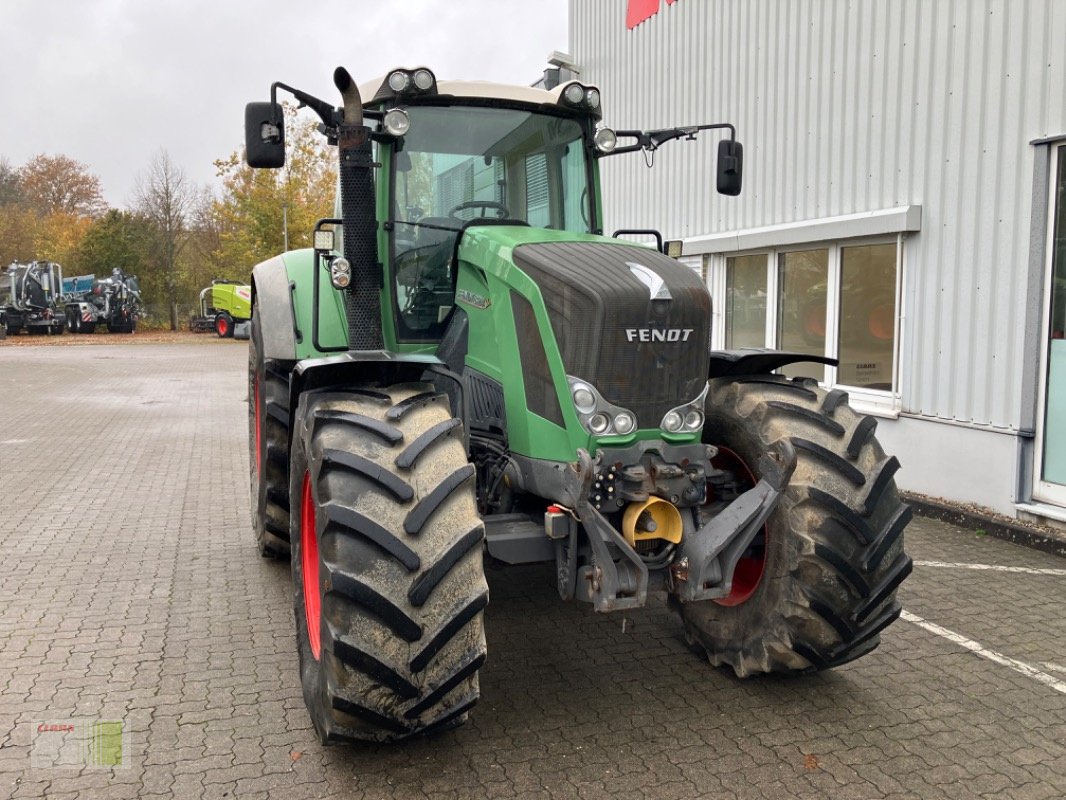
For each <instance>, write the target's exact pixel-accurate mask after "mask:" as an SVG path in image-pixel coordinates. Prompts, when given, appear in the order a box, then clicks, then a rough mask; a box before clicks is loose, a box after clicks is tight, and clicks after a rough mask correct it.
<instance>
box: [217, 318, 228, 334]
mask: <svg viewBox="0 0 1066 800" xmlns="http://www.w3.org/2000/svg"><path fill="white" fill-rule="evenodd" d="M228 330H229V325H228V324H227V322H226V320H224V319H220V320H219V321H218V335H219V336H225V335H226V331H228Z"/></svg>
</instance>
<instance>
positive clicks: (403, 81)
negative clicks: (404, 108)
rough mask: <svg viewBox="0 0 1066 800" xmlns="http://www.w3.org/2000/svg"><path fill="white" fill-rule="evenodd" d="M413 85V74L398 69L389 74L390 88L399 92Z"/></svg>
mask: <svg viewBox="0 0 1066 800" xmlns="http://www.w3.org/2000/svg"><path fill="white" fill-rule="evenodd" d="M410 85H411V76H410V75H408V74H407V73H406V72H403V71H402V70H396V71H395V72H393V73H392V74H390V75H389V88H390V89H392V90H393V91H394V92H396V93H397V94H399V93H400V92H404V91H406V90H407V87H408V86H410Z"/></svg>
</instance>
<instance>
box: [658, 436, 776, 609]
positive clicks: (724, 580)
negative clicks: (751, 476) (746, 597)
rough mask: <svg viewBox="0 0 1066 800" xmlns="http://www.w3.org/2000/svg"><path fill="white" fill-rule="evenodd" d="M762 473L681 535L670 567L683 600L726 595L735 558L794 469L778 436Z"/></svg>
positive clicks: (766, 515)
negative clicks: (750, 485) (718, 510)
mask: <svg viewBox="0 0 1066 800" xmlns="http://www.w3.org/2000/svg"><path fill="white" fill-rule="evenodd" d="M758 467H759V473H760V474H761V475H762V478H761V479H760V480H759V482H758V483H757V484H756V485H755V487H754V488H752V489H749V490H748V491H746V492H744V494H742V495H741V496H740V497H738V498H737V499H736V500H734V501H733V502H732V503H730V504H729V505H728V506H726V508H725V509H724V510H723V511H722V512H721V513H720V514H718V515H716V516H715V517H713V518H712V519H711V520H710V521H708V522H707V524H705V525H704V526H703V527H701V528H700V529H699V530H697V531H696V532H695V533H693V534H690V535H688V536H686V537H685V539H684V541H683V542H682V544H681V549H680V551H679V552H678V554H677V558H676V559H675V561H674V564H673V566H672V567H671V578H672V586H673V590H674V594H675V596H676V597H677V599H678V600H680V601H681V602H682V603H694V602H698V601H700V600H712V599H715V598H718V597H725V596H726V595H728V594H729V592H730V591H731V590H732V588H733V573H734V571H735V570H736V566H737V562H738V561H739V560H740V557H741V556H742V555H743V554H744V551H745V550H747V549H748V546H749V545H750V544H751V542H752V540H753V539H754V538H755V536H756V534H758V532H759V531H760V530H761V529H762V527H763V525H765V524H766V520H767V519H769V518H770V514H772V513H773V511H774V509H775V508H776V507H777V504H778V502H779V501H780V499H781V495H782V494H783V493H784V491H785V488H786V487H787V486H788V482H789V479H790V478H791V477H792V473H793V471H794V470H795V469H796V451H795V449H794V448H793V447H792V444H791V443H790V442H789V441H788V440H786V439H782V440H780V441H778V442H776V443H775V444H774V446H773V447H772V448H771V450H770V451H769V452H768V453H766V455H764V456H763V457H762V459H760V461H759V465H758Z"/></svg>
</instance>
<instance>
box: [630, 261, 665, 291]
mask: <svg viewBox="0 0 1066 800" xmlns="http://www.w3.org/2000/svg"><path fill="white" fill-rule="evenodd" d="M626 266H627V267H629V271H630V272H632V273H633V275H634V276H635V277H636V279H637V280H638V281H640V282H641V283H643V284H644V285H645V286H647V287H648V293H649V294H650V295H651V299H652V300H673V299H674V298H673V295H671V294H670V289H669V288H668V287H667V285H666V281H664V280H663V279H662V278H661V277H659V274H658V273H657V272H655V271H654V270H651V269H648V268H647V267H645V266H644V265H643V264H637V263H635V262H633V261H627V262H626Z"/></svg>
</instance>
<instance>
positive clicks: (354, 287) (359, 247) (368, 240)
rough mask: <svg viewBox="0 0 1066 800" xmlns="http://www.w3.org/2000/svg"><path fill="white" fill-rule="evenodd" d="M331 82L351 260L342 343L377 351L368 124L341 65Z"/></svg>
mask: <svg viewBox="0 0 1066 800" xmlns="http://www.w3.org/2000/svg"><path fill="white" fill-rule="evenodd" d="M333 82H334V84H336V86H337V89H338V90H340V93H341V97H343V98H344V119H343V121H342V122H341V124H340V125H339V126H338V130H337V146H338V150H339V151H340V191H341V220H342V221H343V223H344V244H343V252H344V257H345V258H346V259H348V263H349V264H351V265H352V282H351V283H350V284H349V285H348V288H347V289H346V290H345V303H344V305H345V311H346V312H347V315H348V347H349V348H350V349H352V350H381V349H383V348H384V341H383V339H382V333H381V290H382V288H383V287H384V284H383V278H382V268H381V263H380V262H379V261H378V239H377V233H378V230H377V228H378V226H377V215H376V212H375V205H376V198H375V196H374V158H373V151H372V149H371V142H370V128H368V127H367V126H366V125H364V124H363V102H362V99H361V98H360V96H359V87H358V86H356V84H355V81H353V80H352V76H351V75H349V74H348V70H346V69H344V67H337V69H336V70H334V72H333Z"/></svg>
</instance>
